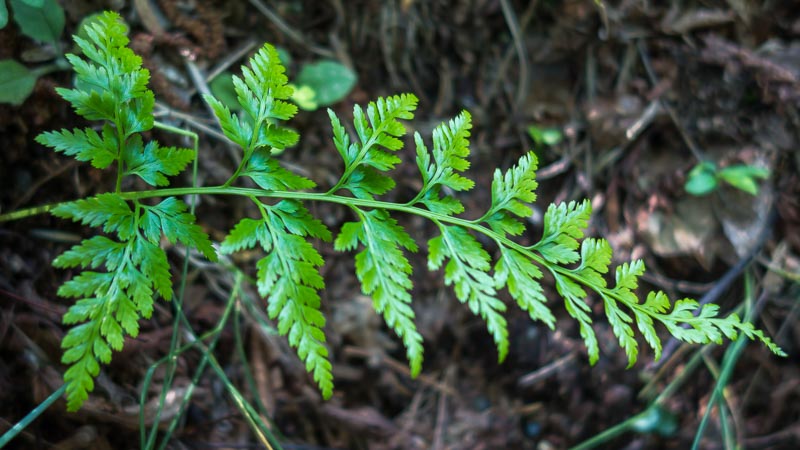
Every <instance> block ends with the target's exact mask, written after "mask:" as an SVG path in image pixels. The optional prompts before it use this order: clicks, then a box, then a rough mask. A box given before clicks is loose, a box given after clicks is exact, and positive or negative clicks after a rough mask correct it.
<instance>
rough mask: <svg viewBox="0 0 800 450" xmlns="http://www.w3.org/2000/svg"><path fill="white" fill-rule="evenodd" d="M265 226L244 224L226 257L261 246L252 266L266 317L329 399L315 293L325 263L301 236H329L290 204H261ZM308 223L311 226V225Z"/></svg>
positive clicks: (251, 221) (230, 242)
mask: <svg viewBox="0 0 800 450" xmlns="http://www.w3.org/2000/svg"><path fill="white" fill-rule="evenodd" d="M259 205H260V208H261V210H262V214H263V220H260V221H256V220H254V219H243V220H242V221H240V222H239V223H238V224H237V225H236V226H235V227H234V229H233V230H232V231H231V233H230V234H229V235H228V236H227V237H226V238H225V240H224V241H223V243H222V246H221V247H222V251H223V252H224V253H230V252H233V251H237V250H240V249H246V248H252V247H254V246H255V244H256V243H258V244H260V245H261V247H262V248H263V250H264V251H265V252H267V256H265V257H264V258H262V259H261V260H259V261H258V263H257V264H256V267H257V268H258V281H257V286H258V291H259V294H261V295H262V296H264V297H266V298H267V301H268V303H269V306H268V307H267V313H268V315H269V317H270V318H271V319H277V320H278V332H279V333H280V334H282V335H287V337H288V340H289V344H290V345H291V346H293V347H296V348H297V354H298V356H299V357H300V359H302V360H303V361H305V364H306V370H308V371H309V372H311V373H312V374H313V377H314V381H316V382H317V384H318V385H319V387H320V390H321V391H322V395H323V397H325V398H330V397H331V395H332V394H333V374H332V372H331V363H330V361H329V360H328V349H327V348H326V347H325V334H324V333H323V331H322V329H323V328H324V327H325V318H324V316H323V315H322V313H321V312H320V310H319V309H320V297H319V293H318V290H319V289H322V288H323V287H324V281H323V279H322V276H321V275H320V274H319V270H318V267H319V266H321V265H322V264H323V263H324V261H323V259H322V257H321V256H320V255H319V253H318V252H317V250H316V249H315V248H314V247H313V246H312V245H311V244H309V243H308V242H307V241H306V240H305V239H304V236H312V237H318V238H321V239H326V240H327V239H330V237H331V236H330V231H328V229H327V228H326V227H325V226H324V225H323V224H322V222H319V221H318V220H315V219H311V215H310V213H309V212H308V210H307V209H305V207H303V206H302V205H301V204H300V203H298V202H294V201H281V202H280V203H278V204H277V205H275V206H267V205H262V204H259ZM310 219H311V220H310Z"/></svg>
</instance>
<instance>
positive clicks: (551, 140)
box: [528, 125, 564, 150]
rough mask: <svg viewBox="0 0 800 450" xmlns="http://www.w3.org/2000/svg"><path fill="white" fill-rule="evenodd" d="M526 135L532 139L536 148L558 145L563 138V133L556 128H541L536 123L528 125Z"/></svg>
mask: <svg viewBox="0 0 800 450" xmlns="http://www.w3.org/2000/svg"><path fill="white" fill-rule="evenodd" d="M528 136H530V137H531V139H533V143H534V146H535V148H536V150H541V149H542V148H544V147H545V146H548V147H551V146H553V145H558V144H560V143H561V141H563V140H564V134H563V133H562V132H561V130H559V129H558V128H542V127H540V126H538V125H531V126H529V127H528Z"/></svg>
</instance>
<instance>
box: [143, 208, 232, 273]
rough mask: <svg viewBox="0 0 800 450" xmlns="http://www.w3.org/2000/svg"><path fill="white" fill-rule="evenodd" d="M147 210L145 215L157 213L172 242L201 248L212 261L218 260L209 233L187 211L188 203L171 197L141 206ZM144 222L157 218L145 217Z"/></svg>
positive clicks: (164, 230)
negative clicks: (150, 204)
mask: <svg viewBox="0 0 800 450" xmlns="http://www.w3.org/2000/svg"><path fill="white" fill-rule="evenodd" d="M141 207H142V209H144V211H145V216H147V215H149V214H155V215H156V216H158V220H159V221H160V223H161V229H162V231H163V232H164V235H165V236H166V237H167V239H168V240H169V242H170V243H173V244H174V243H175V242H178V241H180V242H181V243H182V244H184V245H186V246H187V247H190V248H196V249H198V250H200V253H202V254H203V255H204V256H205V257H206V258H208V259H209V260H210V261H216V260H217V252H216V251H215V250H214V247H213V246H212V245H211V240H210V239H209V238H208V235H207V234H206V233H205V232H204V231H203V229H202V228H200V226H199V225H197V224H196V223H195V222H196V219H195V217H194V215H193V214H191V213H189V212H187V211H188V210H189V207H188V206H187V205H186V203H184V202H182V201H180V200H178V199H176V198H175V197H169V198H167V199H165V200H164V201H162V202H161V203H159V204H158V205H156V206H145V205H142V206H141ZM143 220H144V222H150V221H153V220H155V219H149V218H147V217H145V219H143Z"/></svg>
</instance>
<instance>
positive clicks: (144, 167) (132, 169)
mask: <svg viewBox="0 0 800 450" xmlns="http://www.w3.org/2000/svg"><path fill="white" fill-rule="evenodd" d="M194 158H195V154H194V150H191V149H188V148H175V147H161V146H159V145H158V143H157V142H155V141H150V142H148V143H147V145H142V138H141V136H140V135H138V134H137V135H135V136H133V137H131V138H130V139H128V142H127V144H126V146H125V149H124V151H123V153H122V160H123V161H124V162H125V170H124V172H123V173H124V174H125V175H137V176H139V177H140V178H141V179H142V180H144V181H145V182H146V183H147V184H149V185H151V186H168V185H169V180H167V176H174V175H177V174H179V173H181V172H183V169H185V168H186V165H187V164H189V163H190V162H192V161H193V160H194Z"/></svg>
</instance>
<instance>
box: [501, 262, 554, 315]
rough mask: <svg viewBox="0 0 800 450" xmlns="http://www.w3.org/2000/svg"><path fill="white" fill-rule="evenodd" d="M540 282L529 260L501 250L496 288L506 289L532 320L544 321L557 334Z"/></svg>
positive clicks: (538, 273)
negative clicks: (505, 287)
mask: <svg viewBox="0 0 800 450" xmlns="http://www.w3.org/2000/svg"><path fill="white" fill-rule="evenodd" d="M540 278H542V272H541V271H540V270H539V268H538V267H536V266H535V265H534V264H533V263H532V262H531V260H530V259H529V258H528V257H527V256H525V255H523V254H522V253H520V252H518V251H517V250H513V249H509V248H507V247H500V259H499V260H498V261H497V264H496V265H495V268H494V285H495V288H496V289H500V288H502V287H504V286H507V287H508V292H509V294H511V296H512V297H513V298H514V300H516V301H517V304H518V305H519V307H520V308H522V310H523V311H525V312H527V313H528V314H529V315H530V317H531V320H534V321H536V320H541V321H542V322H544V323H545V324H547V326H548V327H549V328H550V329H551V330H554V329H555V326H556V318H555V316H554V315H553V313H552V312H551V311H550V308H548V307H547V297H545V295H544V291H543V290H542V285H541V284H540V283H539V282H538V281H537V280H539V279H540Z"/></svg>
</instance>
